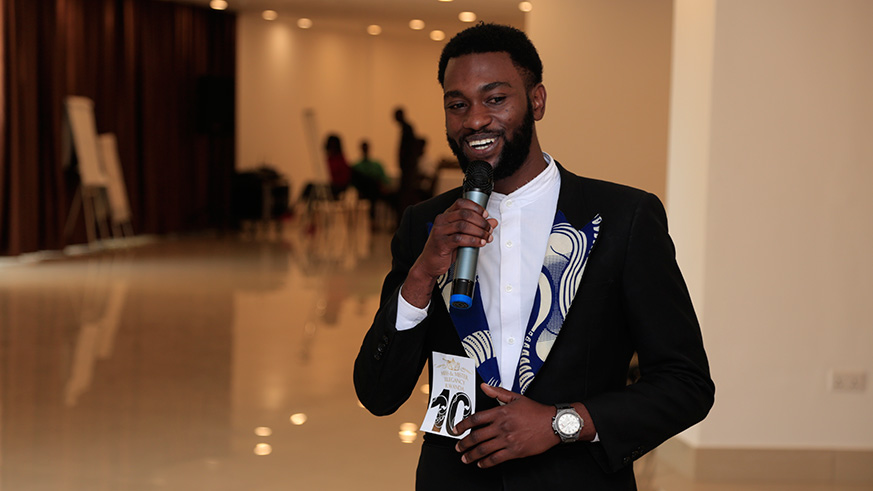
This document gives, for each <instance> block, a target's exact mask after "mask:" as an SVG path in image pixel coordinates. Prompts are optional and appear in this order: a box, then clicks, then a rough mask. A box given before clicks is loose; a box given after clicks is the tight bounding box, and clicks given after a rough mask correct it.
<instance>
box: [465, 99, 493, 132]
mask: <svg viewBox="0 0 873 491" xmlns="http://www.w3.org/2000/svg"><path fill="white" fill-rule="evenodd" d="M489 124H491V113H490V112H489V111H488V109H487V108H486V107H484V106H483V105H482V104H473V105H472V106H470V110H469V111H468V112H467V117H466V118H465V119H464V127H465V128H467V129H470V130H473V131H479V130H481V129H484V128H486V127H487V126H488V125H489Z"/></svg>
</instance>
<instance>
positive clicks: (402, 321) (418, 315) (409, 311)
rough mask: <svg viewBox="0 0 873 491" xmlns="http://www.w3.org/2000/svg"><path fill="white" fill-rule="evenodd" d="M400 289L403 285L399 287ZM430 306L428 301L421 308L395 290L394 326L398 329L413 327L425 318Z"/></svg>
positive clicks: (405, 329)
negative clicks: (395, 309) (395, 312)
mask: <svg viewBox="0 0 873 491" xmlns="http://www.w3.org/2000/svg"><path fill="white" fill-rule="evenodd" d="M400 289H401V290H402V289H403V287H400ZM428 307H430V302H428V303H427V305H425V307H424V308H423V309H420V308H418V307H416V306H414V305H412V304H410V303H409V302H407V301H406V299H405V298H403V295H401V294H400V291H399V290H398V292H397V320H396V321H395V322H394V327H395V329H397V330H398V331H408V330H409V329H412V328H413V327H415V326H417V325H419V324H421V321H423V320H424V319H425V318H427V309H428Z"/></svg>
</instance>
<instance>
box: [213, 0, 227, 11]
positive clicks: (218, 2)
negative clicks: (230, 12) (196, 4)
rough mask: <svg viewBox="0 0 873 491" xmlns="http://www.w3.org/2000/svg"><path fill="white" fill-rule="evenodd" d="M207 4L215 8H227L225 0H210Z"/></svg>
mask: <svg viewBox="0 0 873 491" xmlns="http://www.w3.org/2000/svg"><path fill="white" fill-rule="evenodd" d="M209 6H210V7H212V8H213V9H215V10H224V9H226V8H227V0H210V2H209Z"/></svg>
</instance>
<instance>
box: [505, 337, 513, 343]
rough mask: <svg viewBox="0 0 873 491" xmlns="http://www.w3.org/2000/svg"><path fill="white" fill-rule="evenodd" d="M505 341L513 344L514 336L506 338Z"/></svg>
mask: <svg viewBox="0 0 873 491" xmlns="http://www.w3.org/2000/svg"><path fill="white" fill-rule="evenodd" d="M506 342H507V343H509V344H515V338H513V337H510V338H509V339H507V340H506Z"/></svg>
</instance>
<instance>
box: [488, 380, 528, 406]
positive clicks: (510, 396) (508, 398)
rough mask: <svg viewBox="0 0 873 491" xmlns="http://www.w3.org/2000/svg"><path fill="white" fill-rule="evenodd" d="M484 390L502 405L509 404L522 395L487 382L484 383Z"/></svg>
mask: <svg viewBox="0 0 873 491" xmlns="http://www.w3.org/2000/svg"><path fill="white" fill-rule="evenodd" d="M482 392H484V393H485V395H486V396H488V397H490V398H492V399H497V402H499V403H500V404H501V405H503V404H509V403H510V402H512V401H514V400H516V399H518V398H520V397H521V395H520V394H516V393H515V392H511V391H508V390H506V389H504V388H503V387H492V386H490V385H488V384H486V383H483V384H482Z"/></svg>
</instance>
